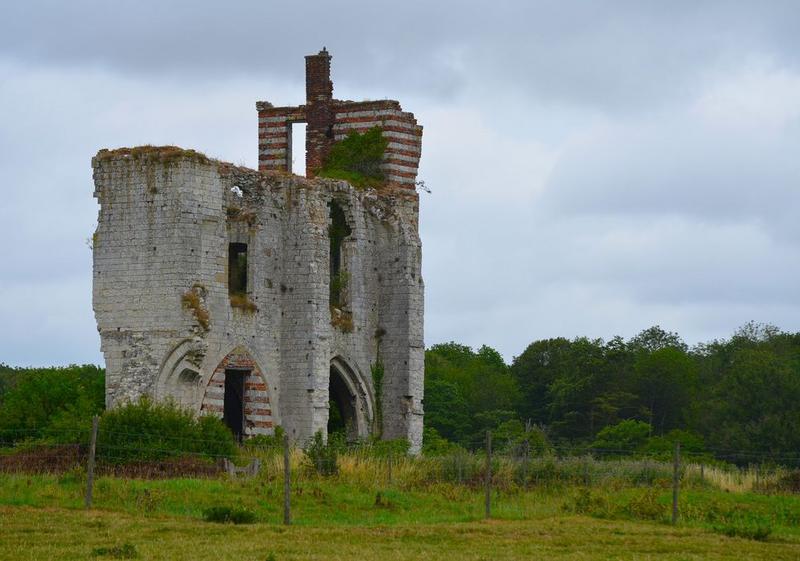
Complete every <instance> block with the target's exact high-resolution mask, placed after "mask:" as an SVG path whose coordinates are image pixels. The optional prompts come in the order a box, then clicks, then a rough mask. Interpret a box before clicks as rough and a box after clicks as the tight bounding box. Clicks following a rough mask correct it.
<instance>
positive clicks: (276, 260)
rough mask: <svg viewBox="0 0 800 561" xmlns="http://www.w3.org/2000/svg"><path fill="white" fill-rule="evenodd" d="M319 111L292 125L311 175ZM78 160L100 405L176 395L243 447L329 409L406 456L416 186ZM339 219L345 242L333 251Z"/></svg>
mask: <svg viewBox="0 0 800 561" xmlns="http://www.w3.org/2000/svg"><path fill="white" fill-rule="evenodd" d="M322 54H323V53H321V54H320V55H314V57H319V56H322ZM324 55H325V57H327V53H324ZM314 57H309V58H312V59H313V58H314ZM329 60H330V59H329V57H327V61H328V66H327V67H326V68H329ZM312 66H313V65H312ZM307 69H308V61H307ZM318 70H319V69H316V70H315V71H318ZM322 71H323V73H326V72H327V70H326V69H325V68H323V70H322ZM310 78H311V76H310ZM323 93H324V92H323ZM320 95H321V94H320ZM376 103H387V104H393V106H395V105H396V106H397V108H398V109H399V104H397V103H396V102H376ZM263 110H264V109H263V104H261V103H260V104H259V130H260V134H259V136H260V137H261V130H262V129H263V121H262V119H263V117H262V113H263ZM321 114H322V116H321V117H320V116H317V117H314V116H313V112H311V111H309V112H308V113H305V112H304V113H303V115H307V116H308V119H309V125H308V126H309V134H308V137H309V139H310V140H309V142H310V144H309V145H308V146H309V149H308V152H309V154H308V160H309V162H310V163H312V165H311V166H310V167H309V169H313V168H314V167H315V166H316V167H318V165H319V162H321V161H322V159H321V158H322V156H320V150H322V151H323V152H324V151H325V150H328V149H329V147H330V144H331V143H328V142H327V140H331V139H330V138H328V137H325V138H326V140H325V141H324V142H320V141H319V138H316V137H314V135H313V130H312V126H311V122H310V121H311V119H312V118H318V119H319V120H320V122H323V121H325V120H329V119H330V118H331V115H332V114H335V113H330V112H328V113H325V111H323V112H322V113H321ZM404 115H409V114H407V113H406V114H404ZM302 118H303V119H304V118H306V117H305V116H303V117H302ZM411 118H412V119H413V117H411ZM298 119H299V118H298ZM415 126H416V125H415ZM417 128H419V127H417ZM386 133H391V130H387V131H386V132H385V133H384V134H386ZM420 134H421V131H420ZM315 138H316V139H315ZM419 139H420V135H417V136H416V141H415V142H417V148H418V146H419ZM333 140H335V138H334V139H333ZM260 142H261V141H260ZM391 157H392V156H391V155H390V154H388V153H387V158H391ZM418 157H419V150H418V149H417V151H416V158H418ZM92 165H93V168H94V180H95V197H96V198H97V199H98V201H99V203H100V212H99V219H98V228H97V232H96V234H95V236H94V292H93V302H94V310H95V316H96V318H97V324H98V329H99V331H100V336H101V342H102V350H103V353H104V355H105V359H106V371H107V374H106V376H107V378H106V380H107V381H106V401H107V405H108V406H109V407H112V406H114V405H115V404H118V403H120V402H123V401H125V400H133V399H137V398H138V397H140V396H142V395H151V396H153V397H155V398H157V399H165V398H173V399H175V400H177V401H178V402H180V403H181V404H183V405H185V406H187V407H191V408H193V409H194V410H196V411H198V412H200V411H203V412H208V413H212V414H217V415H220V416H224V417H225V418H226V422H228V423H229V426H232V428H234V427H235V426H236V425H237V423H238V424H239V431H238V432H240V434H241V435H242V436H245V437H246V436H249V435H255V434H271V433H272V432H273V431H274V427H275V426H277V425H280V426H282V427H284V429H286V431H287V432H288V434H289V435H290V436H291V437H292V438H293V439H294V440H296V441H300V442H303V441H305V440H306V439H308V438H309V437H311V436H313V434H314V433H316V432H317V431H322V432H323V433H325V431H326V429H327V423H328V418H329V402H330V401H331V400H333V401H334V402H335V403H336V405H337V408H338V410H339V411H340V412H341V414H342V415H343V416H344V417H346V419H345V420H346V421H347V422H348V425H347V427H348V428H347V430H348V433H349V435H350V436H351V437H366V436H368V435H371V434H378V433H380V434H381V435H382V436H383V437H384V438H400V437H404V438H407V439H408V440H409V441H410V443H411V447H412V450H414V451H416V450H418V449H419V447H420V445H421V438H422V397H423V395H422V392H423V353H424V349H423V325H422V319H423V283H422V278H421V276H420V265H421V248H420V240H419V235H418V222H417V221H418V210H419V209H418V197H417V193H416V191H415V190H414V189H413V181H412V182H411V183H408V182H407V181H398V180H396V179H395V178H392V177H389V178H388V179H389V181H388V182H387V185H386V186H385V187H384V188H381V189H378V190H359V189H356V188H354V187H353V186H351V185H350V184H349V183H347V182H344V181H338V180H331V179H320V178H314V179H310V178H303V177H298V176H294V175H291V174H289V173H287V172H286V171H282V170H281V169H279V168H270V167H269V166H265V165H263V160H262V161H261V164H260V167H261V171H255V170H251V169H247V168H243V167H237V166H234V165H232V164H228V163H224V162H219V161H216V160H210V159H208V158H206V157H205V156H203V155H202V154H199V153H196V152H193V151H190V150H181V149H178V148H174V147H160V148H158V147H141V148H133V149H119V150H113V151H108V150H101V151H100V152H98V154H97V156H96V157H95V158H94V159H93V160H92ZM415 166H416V164H415ZM387 169H392V168H387ZM414 170H416V167H414ZM412 175H414V177H415V174H412ZM402 179H404V180H405V179H406V178H402ZM409 187H410V188H409ZM336 212H338V213H339V215H340V216H343V217H344V220H345V221H346V227H347V230H346V232H347V234H348V235H347V236H346V237H344V239H343V240H342V241H341V243H340V246H337V247H336V249H335V250H334V244H333V242H332V241H331V234H330V231H331V224H332V221H333V220H335V216H336ZM332 255H333V256H334V259H336V260H337V263H336V264H335V265H336V266H335V267H334V263H333V262H332ZM334 269H336V270H337V271H338V270H341V271H342V272H344V273H345V274H343V275H341V277H337V278H341V279H346V282H342V281H341V280H340V281H337V282H340V284H341V286H340V287H338V285H337V287H338V288H337V290H340V293H337V302H336V306H333V305H332V301H331V299H332V286H331V284H332V282H333V272H332V271H334ZM234 285H235V287H236V292H234V291H233V288H234ZM381 367H382V371H383V378H382V381H380V382H379V383H378V384H376V376H375V373H377V372H379V371H380V370H381ZM376 385H378V386H379V387H380V388H381V393H380V396H377V395H376V393H375V392H376ZM237 416H238V417H239V418H234V419H233V420H232V424H231V422H229V421H230V420H231V419H232V418H233V417H237ZM234 432H237V430H236V428H234Z"/></svg>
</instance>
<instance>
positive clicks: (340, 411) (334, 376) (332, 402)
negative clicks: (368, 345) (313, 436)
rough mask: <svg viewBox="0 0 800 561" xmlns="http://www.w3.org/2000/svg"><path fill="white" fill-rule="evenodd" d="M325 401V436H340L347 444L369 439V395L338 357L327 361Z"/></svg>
mask: <svg viewBox="0 0 800 561" xmlns="http://www.w3.org/2000/svg"><path fill="white" fill-rule="evenodd" d="M328 400H329V402H328V405H329V409H328V427H327V428H328V435H332V434H335V433H341V434H344V435H345V438H346V439H347V440H348V441H350V442H352V441H355V440H358V439H359V438H365V437H367V436H369V432H370V430H369V429H370V426H371V423H372V418H373V416H372V401H373V400H372V396H371V395H370V393H369V390H368V389H367V387H366V385H365V384H364V383H363V380H361V378H360V376H359V375H358V374H357V373H356V372H355V371H354V370H353V369H352V368H350V367H349V365H348V364H347V363H346V362H345V361H344V360H342V359H341V358H338V357H337V358H334V359H333V360H332V361H331V366H330V378H329V381H328Z"/></svg>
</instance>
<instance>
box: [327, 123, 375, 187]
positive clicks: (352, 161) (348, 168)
mask: <svg viewBox="0 0 800 561" xmlns="http://www.w3.org/2000/svg"><path fill="white" fill-rule="evenodd" d="M388 144H389V141H388V140H386V139H385V138H384V137H383V132H382V131H381V129H380V128H379V127H373V128H371V129H369V130H368V131H367V132H365V133H363V134H359V133H357V132H355V131H351V132H350V133H349V134H348V135H347V137H346V138H344V139H343V140H340V141H339V142H337V143H335V144H334V145H333V148H332V149H331V151H330V154H328V157H327V159H326V160H325V164H324V165H323V166H322V169H321V170H320V172H319V176H320V177H330V178H333V179H344V180H345V181H348V182H350V184H352V185H353V186H354V187H377V186H379V185H380V184H381V183H382V182H383V180H384V175H383V170H382V169H381V163H382V162H383V153H384V152H385V151H386V147H387V146H388Z"/></svg>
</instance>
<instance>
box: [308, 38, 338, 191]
mask: <svg viewBox="0 0 800 561" xmlns="http://www.w3.org/2000/svg"><path fill="white" fill-rule="evenodd" d="M335 117H336V115H335V111H334V109H333V82H331V55H330V53H328V51H327V50H326V49H325V47H323V48H322V50H321V51H320V52H319V53H317V54H315V55H308V56H307V57H306V123H307V125H306V176H307V177H314V176H316V174H317V171H319V169H320V168H321V167H322V163H323V162H324V161H325V158H326V157H327V155H328V152H329V151H330V149H331V146H332V145H333V141H334V138H333V122H334V119H335Z"/></svg>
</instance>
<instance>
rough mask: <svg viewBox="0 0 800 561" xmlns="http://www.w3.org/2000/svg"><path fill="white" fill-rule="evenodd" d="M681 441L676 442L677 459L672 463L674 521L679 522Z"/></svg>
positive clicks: (674, 522)
mask: <svg viewBox="0 0 800 561" xmlns="http://www.w3.org/2000/svg"><path fill="white" fill-rule="evenodd" d="M680 468H681V443H680V442H676V443H675V461H674V463H673V465H672V523H673V524H677V523H678V486H679V485H680V478H681V476H680Z"/></svg>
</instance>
